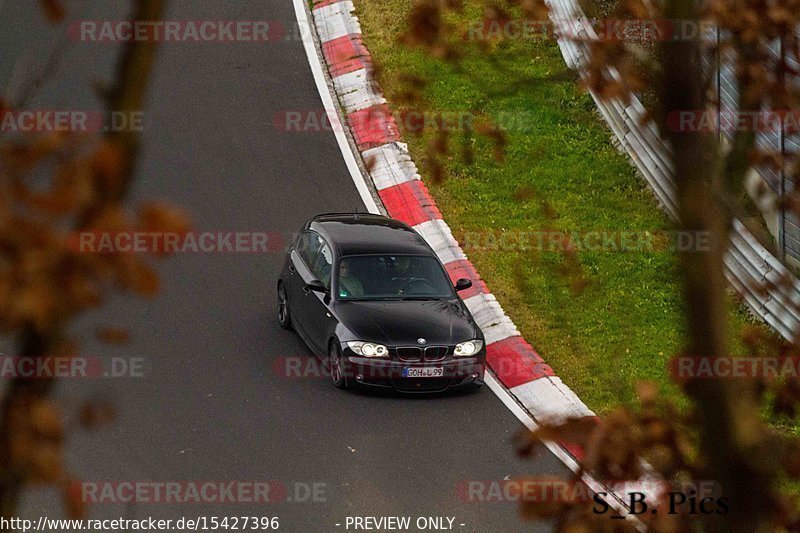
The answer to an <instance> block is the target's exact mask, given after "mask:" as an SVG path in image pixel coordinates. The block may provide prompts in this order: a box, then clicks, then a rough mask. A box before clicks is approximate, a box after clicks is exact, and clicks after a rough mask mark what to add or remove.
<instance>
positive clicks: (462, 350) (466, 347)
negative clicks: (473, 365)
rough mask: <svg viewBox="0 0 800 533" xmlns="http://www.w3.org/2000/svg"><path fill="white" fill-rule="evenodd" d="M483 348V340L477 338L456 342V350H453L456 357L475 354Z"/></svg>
mask: <svg viewBox="0 0 800 533" xmlns="http://www.w3.org/2000/svg"><path fill="white" fill-rule="evenodd" d="M481 348H483V341H480V340H477V339H476V340H471V341H466V342H462V343H459V344H456V351H455V352H453V355H455V356H456V357H469V356H470V355H475V354H476V353H478V352H480V351H481Z"/></svg>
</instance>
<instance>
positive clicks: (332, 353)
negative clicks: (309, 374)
mask: <svg viewBox="0 0 800 533" xmlns="http://www.w3.org/2000/svg"><path fill="white" fill-rule="evenodd" d="M343 366H344V364H343V363H342V350H341V348H339V343H337V342H336V341H333V342H331V345H330V348H328V373H329V374H330V376H331V381H332V382H333V386H334V387H336V388H337V389H349V388H350V384H349V383H348V381H347V376H346V372H345V371H344V369H343V368H342V367H343Z"/></svg>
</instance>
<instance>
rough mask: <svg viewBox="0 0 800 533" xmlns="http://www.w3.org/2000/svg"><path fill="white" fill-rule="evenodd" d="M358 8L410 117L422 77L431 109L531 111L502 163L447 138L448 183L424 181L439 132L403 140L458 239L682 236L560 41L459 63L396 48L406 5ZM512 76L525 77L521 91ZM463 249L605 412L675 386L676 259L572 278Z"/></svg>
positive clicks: (505, 253)
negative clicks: (469, 157)
mask: <svg viewBox="0 0 800 533" xmlns="http://www.w3.org/2000/svg"><path fill="white" fill-rule="evenodd" d="M465 4H466V6H467V8H466V10H465V12H464V14H463V15H461V16H459V18H458V19H453V20H451V21H449V22H450V23H453V24H457V25H460V26H463V27H464V28H467V27H468V25H469V24H471V23H474V21H477V20H479V17H480V13H481V10H480V6H479V4H480V2H478V1H476V0H467V1H466V2H465ZM356 6H357V9H358V15H359V17H360V20H361V23H362V28H363V31H364V34H365V42H366V44H367V46H368V47H369V48H370V50H371V52H372V54H373V58H374V60H375V62H376V64H377V65H379V67H380V68H379V73H380V74H379V76H380V82H381V85H382V87H383V89H384V91H385V92H386V96H387V99H388V100H389V101H390V102H391V103H392V105H393V106H394V107H395V108H396V109H397V110H399V111H402V110H403V106H402V105H401V104H400V103H399V102H401V101H402V99H401V98H400V95H401V93H402V92H403V91H404V90H406V89H407V87H405V85H404V84H403V82H402V81H401V80H402V79H403V75H404V74H407V73H414V74H416V75H419V76H421V77H423V78H425V79H427V80H428V84H427V85H426V87H425V89H424V90H423V95H422V96H423V99H424V102H425V104H424V105H425V109H426V110H430V111H433V112H445V113H447V112H460V111H468V110H473V109H475V110H480V111H482V112H484V113H486V114H488V115H491V116H500V115H504V114H505V116H514V117H522V118H520V120H519V121H517V122H518V125H517V126H516V127H513V128H511V129H509V131H508V141H509V144H508V146H507V151H506V160H505V162H504V163H497V162H495V161H494V159H493V158H492V146H491V144H490V143H489V142H488V141H486V140H482V139H479V140H477V141H469V142H471V143H473V144H474V148H475V150H476V155H475V159H474V161H473V162H472V163H471V164H467V163H466V162H465V161H464V160H463V159H462V158H461V157H459V155H458V152H459V145H460V140H459V139H458V135H457V136H456V139H451V142H453V146H454V147H455V153H454V154H453V155H452V157H450V158H447V160H446V169H447V178H446V179H444V180H443V181H441V182H440V183H433V182H432V180H431V179H428V178H426V176H429V175H430V172H429V171H430V163H431V161H430V160H429V159H428V158H427V155H426V154H427V146H428V142H429V141H430V137H431V135H433V134H432V133H431V132H426V133H424V134H422V135H413V134H409V133H408V132H406V133H405V134H404V139H405V141H406V142H408V143H409V147H410V150H411V153H412V156H413V157H414V159H415V161H416V162H417V163H418V165H420V167H421V173H422V175H423V178H424V179H426V182H427V184H428V186H429V188H430V190H431V193H432V194H433V195H434V197H435V199H436V201H437V203H438V204H439V207H440V209H441V210H442V213H443V215H444V218H445V219H446V220H447V222H448V223H449V224H450V226H451V227H452V228H453V230H454V233H456V234H457V236H458V235H462V236H471V237H470V238H471V239H474V238H475V236H476V235H480V234H481V232H484V234H485V232H486V231H487V230H491V231H493V232H495V234H497V233H499V232H516V233H514V234H515V235H519V234H520V233H519V232H531V231H538V230H544V229H548V230H561V231H567V232H573V231H602V232H627V231H649V232H653V233H656V232H661V231H670V230H672V229H673V228H672V226H671V223H670V221H669V220H668V218H667V217H666V215H664V214H663V212H662V211H661V210H660V209H659V208H658V206H657V205H656V203H655V201H654V199H653V196H652V194H651V193H650V191H649V190H648V189H647V187H646V185H645V183H644V182H643V180H641V179H640V178H639V177H637V175H636V174H635V172H634V170H633V168H632V167H631V166H630V164H629V162H628V160H627V158H626V157H625V156H624V155H622V154H620V153H619V152H618V151H617V149H616V148H615V147H614V146H613V145H612V143H611V141H610V133H609V131H608V129H607V127H606V126H605V125H604V124H603V123H602V122H601V120H600V118H599V116H598V115H597V113H596V110H595V107H594V105H593V103H592V101H591V99H590V98H589V97H588V96H587V95H585V94H583V93H581V92H580V91H579V89H578V88H577V85H576V80H575V78H574V76H573V75H571V74H569V73H567V72H566V71H565V66H564V62H563V60H562V58H561V55H560V54H559V51H558V48H557V46H556V44H555V42H554V41H535V40H513V41H506V42H504V43H502V44H501V45H499V46H497V47H495V48H494V50H493V51H492V52H491V53H490V54H486V53H481V52H479V51H478V49H477V48H476V47H475V46H472V45H470V44H465V45H464V46H462V47H460V52H461V53H462V54H463V61H462V63H461V68H456V67H455V66H454V65H451V64H449V63H447V62H445V61H443V60H440V59H436V58H433V57H431V56H430V55H428V54H426V53H425V52H423V51H420V50H409V49H408V48H406V47H403V46H401V45H400V44H398V42H397V38H398V36H399V35H400V34H401V33H402V32H403V31H404V29H405V27H406V22H405V15H406V14H407V13H408V11H409V9H410V7H411V1H410V0H358V1H357V2H356ZM517 77H519V78H522V79H524V80H526V83H525V85H524V87H522V88H520V87H519V86H518V84H517V82H516V81H515V78H517ZM520 122H522V123H524V125H522V126H520V125H519V123H520ZM465 244H467V253H468V255H469V257H470V259H471V260H472V262H473V263H474V264H475V266H476V268H477V269H478V271H479V272H480V273H481V275H482V276H483V278H484V279H485V280H486V281H487V283H488V284H489V286H490V288H491V290H492V292H494V293H495V294H496V296H497V298H498V299H499V301H500V302H501V303H502V305H503V307H504V309H505V311H506V312H507V313H508V314H509V316H510V317H511V318H512V319H513V320H514V322H515V323H516V324H517V326H518V327H519V329H520V331H521V332H522V333H523V335H524V336H525V337H526V338H527V339H528V341H529V342H531V344H533V346H534V347H535V348H536V349H537V351H539V352H540V354H541V355H542V356H543V357H544V358H545V360H546V361H547V362H548V363H549V364H550V365H552V366H553V368H554V369H555V370H556V372H557V373H558V375H559V376H561V377H562V378H563V379H564V381H565V382H566V383H567V384H569V386H570V387H572V388H573V389H574V390H575V391H576V393H577V394H578V395H579V396H580V397H581V398H582V399H583V400H584V401H585V402H586V403H587V404H588V405H589V406H590V407H591V408H592V409H594V410H595V411H596V412H598V414H603V413H605V412H607V411H608V410H609V409H610V408H612V407H613V406H615V405H617V404H620V403H622V404H631V403H632V402H633V401H634V400H635V395H634V391H633V385H634V384H635V383H636V382H637V381H639V380H652V381H655V382H657V383H659V384H660V386H661V387H662V390H664V391H665V392H666V393H668V394H673V393H675V392H676V390H675V388H674V386H673V385H672V384H671V382H670V380H669V378H668V376H667V372H666V363H667V360H668V359H669V357H671V356H672V355H674V354H675V353H676V352H677V351H679V350H680V348H681V345H680V340H681V337H682V329H683V323H682V320H683V318H682V311H681V305H682V302H681V295H680V292H679V287H678V285H677V282H676V275H675V269H676V261H675V257H674V255H673V254H670V253H668V252H653V253H648V252H645V253H637V252H614V251H602V252H588V251H582V252H579V253H578V254H577V259H578V261H579V263H580V269H579V272H576V271H575V269H571V268H569V262H568V261H567V260H566V259H565V257H564V255H563V254H559V253H549V252H537V251H532V250H520V249H500V250H498V249H477V248H472V247H470V246H469V244H470V243H465ZM489 248H492V247H489ZM730 319H731V320H730V321H731V331H732V338H733V339H738V337H739V333H740V332H741V331H742V328H743V327H745V326H746V325H747V324H748V323H750V322H751V321H752V320H751V319H750V318H749V317H748V316H747V314H746V313H745V312H744V311H743V310H742V309H741V308H739V307H738V306H735V305H733V304H732V305H731V313H730ZM734 342H735V344H736V345H737V348H736V350H735V351H739V350H740V349H741V347H738V341H736V340H734Z"/></svg>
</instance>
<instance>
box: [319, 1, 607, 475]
mask: <svg viewBox="0 0 800 533" xmlns="http://www.w3.org/2000/svg"><path fill="white" fill-rule="evenodd" d="M354 9H355V8H354V6H353V2H352V1H351V0H317V1H316V2H315V3H314V7H313V11H312V13H313V18H314V24H315V27H316V31H317V35H318V36H319V40H320V45H321V49H322V54H323V56H324V60H325V64H326V65H327V67H328V72H329V75H330V78H331V80H332V82H333V88H334V90H335V92H336V95H337V96H338V98H339V104H340V106H341V108H342V109H343V111H344V115H345V117H346V121H347V123H348V125H349V127H350V131H351V133H352V137H353V140H354V141H355V144H356V146H357V149H358V152H359V153H360V155H361V158H362V159H363V161H364V164H365V166H366V168H367V169H369V177H370V178H371V181H372V184H373V185H374V187H375V189H376V190H377V192H378V196H379V197H380V199H381V201H382V203H383V205H384V206H385V208H386V212H387V214H388V215H389V216H391V217H392V218H396V219H398V220H402V221H403V222H405V223H407V224H408V225H409V226H411V227H413V228H414V229H415V230H416V231H417V232H418V233H419V234H420V235H422V237H423V238H424V239H425V240H426V241H428V243H429V244H430V245H431V247H432V248H433V249H434V251H435V252H436V253H437V255H438V256H439V258H440V259H441V260H442V263H444V265H445V268H446V269H447V272H448V274H449V275H450V277H451V278H452V279H453V281H455V280H457V279H458V278H464V277H465V278H469V279H471V280H472V281H473V287H472V288H471V289H468V290H467V291H464V292H463V293H462V298H463V299H464V303H466V304H467V307H469V309H470V311H471V312H472V314H473V316H474V317H475V320H476V322H477V323H478V325H479V326H480V327H481V329H482V330H483V332H484V334H485V335H486V343H487V347H486V351H487V356H486V357H487V362H488V364H489V367H490V368H491V369H492V371H493V372H494V375H495V376H496V378H497V379H498V380H499V381H500V383H502V384H503V385H504V386H505V387H506V389H508V391H509V392H510V393H511V394H512V395H513V396H514V398H516V400H517V401H518V402H519V403H520V404H521V405H522V406H524V407H525V409H526V410H527V411H528V412H529V413H530V415H531V416H532V417H533V419H534V420H535V421H536V422H537V423H539V424H542V423H554V422H559V421H563V420H565V419H567V418H582V417H594V416H595V415H594V413H593V412H592V411H591V410H590V409H589V408H588V407H586V405H585V404H584V403H583V402H582V401H581V400H580V398H578V397H577V395H575V393H574V392H572V390H571V389H570V388H569V387H567V386H566V385H565V384H564V383H563V382H562V381H561V379H560V378H558V376H556V375H555V373H554V372H553V369H552V368H550V366H548V365H547V364H546V363H545V362H544V360H543V359H542V358H541V357H540V356H539V354H538V353H536V351H535V350H534V349H533V348H532V347H531V345H530V344H528V342H526V341H525V339H524V338H523V337H522V336H521V335H520V333H519V331H518V330H517V328H516V326H515V325H514V323H513V322H512V321H511V319H510V318H509V317H508V316H507V315H506V314H505V313H504V312H503V308H502V307H501V306H500V303H499V302H498V301H497V299H496V298H495V297H494V295H492V293H491V292H489V289H488V287H487V286H486V283H484V282H483V280H481V278H480V276H479V275H478V273H477V272H476V270H475V268H474V267H473V266H472V263H470V262H469V260H468V259H467V256H466V255H465V254H464V251H463V250H462V249H461V248H460V247H459V245H458V241H456V240H455V238H453V234H452V232H451V231H450V228H449V227H448V225H447V224H446V223H445V221H444V220H442V214H441V212H439V209H438V208H437V207H436V202H434V200H433V198H431V196H430V194H429V193H428V189H427V188H426V187H425V184H424V183H423V182H422V180H421V177H420V175H419V171H418V170H417V166H416V165H415V164H414V161H412V159H411V157H410V155H409V153H408V148H407V146H406V145H405V144H403V143H402V142H400V133H399V129H398V127H397V125H396V124H395V121H394V118H393V116H392V113H391V110H390V109H389V107H388V106H387V104H386V100H385V99H384V98H383V96H382V94H381V91H380V88H379V87H378V85H377V83H376V82H375V80H374V79H373V77H372V74H371V69H370V67H371V63H372V62H371V59H370V55H369V51H368V50H367V49H366V47H365V45H364V42H363V40H362V36H361V27H360V25H359V22H358V18H357V17H356V16H355V15H354V14H353V11H354ZM565 447H566V449H567V451H569V452H570V454H571V455H572V456H573V457H576V458H577V459H580V458H581V457H582V451H581V450H579V449H577V448H575V447H574V446H568V445H567V446H565Z"/></svg>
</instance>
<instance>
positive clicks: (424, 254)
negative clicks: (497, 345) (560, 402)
mask: <svg viewBox="0 0 800 533" xmlns="http://www.w3.org/2000/svg"><path fill="white" fill-rule="evenodd" d="M471 285H472V282H471V281H470V280H468V279H460V280H458V282H457V283H456V285H455V287H454V286H453V285H452V284H451V283H450V278H449V277H448V275H447V273H446V271H445V269H444V267H443V266H442V263H441V262H440V261H439V259H438V257H437V256H436V254H435V253H434V251H433V250H432V249H431V247H430V246H429V245H428V243H427V242H425V240H424V239H423V238H422V237H421V236H420V235H419V234H418V233H417V232H415V231H414V230H413V229H411V228H410V227H408V226H407V225H406V224H404V223H402V222H400V221H398V220H394V219H391V218H387V217H383V216H379V215H371V214H361V213H359V214H326V215H319V216H316V217H314V218H313V219H311V220H310V221H309V222H307V223H306V224H305V226H303V229H302V231H301V233H300V236H299V237H298V239H297V241H296V242H295V243H294V245H293V246H292V247H291V248H290V250H289V251H288V253H287V256H286V261H285V263H284V266H283V270H282V271H281V275H280V278H279V280H278V320H279V321H280V325H281V326H282V327H284V328H286V329H292V328H293V329H295V330H296V331H297V332H298V333H299V334H300V337H302V338H303V340H304V341H305V343H306V344H307V345H308V347H309V348H311V350H312V351H313V352H314V353H315V354H316V355H317V356H319V357H322V358H323V360H324V361H326V362H327V365H326V368H327V370H328V372H329V374H330V377H331V380H332V381H333V384H334V385H335V386H337V387H339V388H342V389H344V388H348V387H350V386H353V385H369V386H376V387H385V388H391V389H394V390H397V391H401V392H434V391H443V390H445V389H449V388H455V387H468V388H477V387H479V386H480V385H482V384H483V377H484V371H485V368H486V347H485V341H484V337H483V333H482V332H481V330H480V328H479V327H478V326H477V324H476V323H475V320H474V319H473V318H472V315H471V314H470V312H469V310H468V309H467V306H466V305H464V302H463V301H462V300H461V298H459V297H458V294H457V291H460V290H463V289H466V288H469V287H470V286H471Z"/></svg>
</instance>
